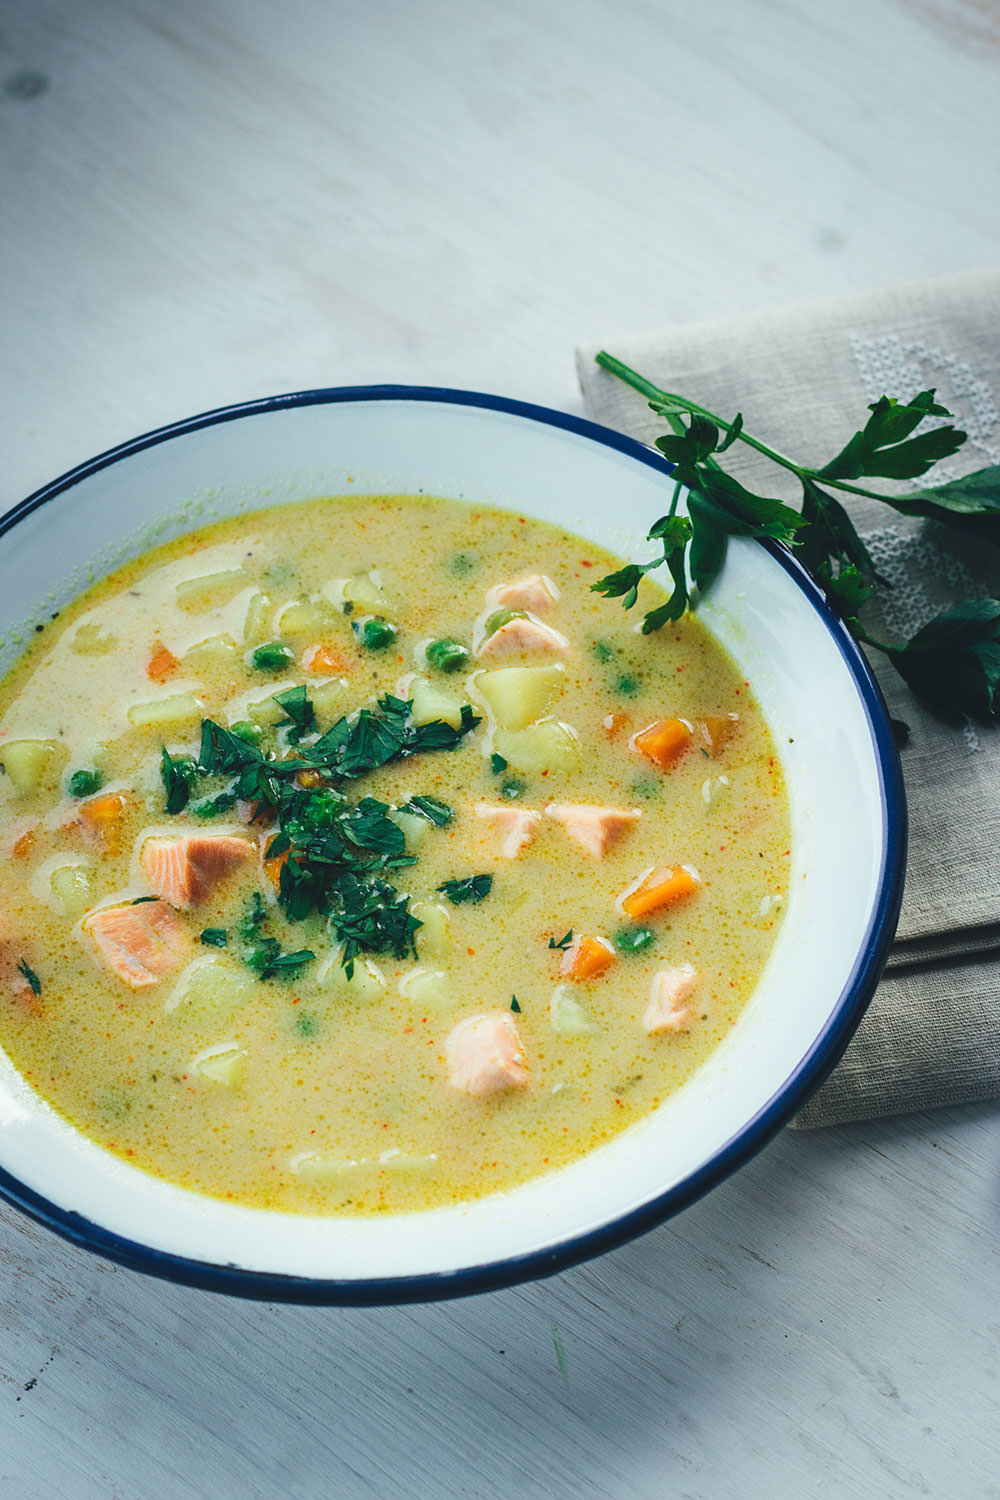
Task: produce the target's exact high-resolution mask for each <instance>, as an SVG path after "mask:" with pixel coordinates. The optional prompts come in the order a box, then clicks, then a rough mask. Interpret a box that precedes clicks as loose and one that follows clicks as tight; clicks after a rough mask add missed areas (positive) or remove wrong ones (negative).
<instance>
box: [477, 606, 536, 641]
mask: <svg viewBox="0 0 1000 1500" xmlns="http://www.w3.org/2000/svg"><path fill="white" fill-rule="evenodd" d="M527 618H528V612H527V610H525V609H495V610H494V611H493V613H492V614H491V615H490V617H489V619H488V620H487V621H486V625H485V626H484V629H485V631H486V634H487V635H496V633H497V631H498V630H502V629H503V627H504V626H505V625H509V624H510V622H511V620H526V619H527Z"/></svg>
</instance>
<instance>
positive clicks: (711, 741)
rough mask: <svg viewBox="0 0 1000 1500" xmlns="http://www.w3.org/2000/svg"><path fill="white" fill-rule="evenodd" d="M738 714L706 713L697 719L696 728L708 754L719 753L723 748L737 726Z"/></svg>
mask: <svg viewBox="0 0 1000 1500" xmlns="http://www.w3.org/2000/svg"><path fill="white" fill-rule="evenodd" d="M739 722H740V716H739V714H706V716H705V718H704V719H699V720H698V729H699V731H700V733H701V736H702V738H703V739H704V741H705V744H706V745H707V747H708V753H709V754H710V755H719V754H721V753H722V751H723V750H725V748H726V746H727V745H728V744H729V741H730V740H731V739H732V737H733V735H734V734H735V733H736V730H737V729H738V728H739Z"/></svg>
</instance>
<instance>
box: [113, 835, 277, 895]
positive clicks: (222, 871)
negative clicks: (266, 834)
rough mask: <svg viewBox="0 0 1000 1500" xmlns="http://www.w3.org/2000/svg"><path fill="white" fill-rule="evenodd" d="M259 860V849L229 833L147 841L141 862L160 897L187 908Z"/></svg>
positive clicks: (143, 869) (144, 871) (146, 875)
mask: <svg viewBox="0 0 1000 1500" xmlns="http://www.w3.org/2000/svg"><path fill="white" fill-rule="evenodd" d="M256 857H257V846H256V845H255V844H251V843H250V842H249V840H248V839H241V838H237V837H236V836H235V835H233V834H228V833H191V834H186V835H184V836H183V837H181V838H151V839H147V840H146V842H145V843H144V844H143V846H142V854H141V855H140V856H139V863H140V865H141V866H142V873H143V874H144V875H145V877H146V879H147V880H148V881H149V883H150V885H151V886H152V887H153V890H154V891H155V892H156V894H157V895H158V896H162V897H163V899H164V901H169V902H170V905H171V906H179V907H186V906H195V905H197V903H198V902H199V901H204V900H205V898H206V897H207V896H209V895H210V894H211V893H212V891H213V890H214V889H215V887H216V886H217V885H218V884H219V882H220V880H224V879H225V878H226V876H227V875H230V874H232V872H233V870H235V869H236V867H237V866H238V865H240V864H243V863H244V862H245V861H246V860H251V859H256Z"/></svg>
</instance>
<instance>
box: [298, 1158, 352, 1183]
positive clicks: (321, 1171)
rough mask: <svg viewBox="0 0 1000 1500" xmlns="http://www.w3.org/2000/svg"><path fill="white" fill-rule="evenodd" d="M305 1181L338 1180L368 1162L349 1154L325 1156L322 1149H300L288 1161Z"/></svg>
mask: <svg viewBox="0 0 1000 1500" xmlns="http://www.w3.org/2000/svg"><path fill="white" fill-rule="evenodd" d="M288 1165H289V1168H290V1169H291V1171H292V1172H293V1174H294V1175H295V1176H296V1177H300V1178H301V1179H302V1181H303V1182H315V1183H324V1182H337V1181H338V1180H339V1179H341V1178H343V1177H349V1176H351V1175H352V1174H353V1173H355V1172H357V1171H358V1170H359V1168H360V1167H362V1166H365V1165H367V1163H364V1162H359V1161H352V1159H351V1158H350V1157H349V1156H324V1155H323V1154H322V1152H320V1151H299V1152H298V1153H297V1154H296V1155H295V1156H293V1157H292V1158H291V1160H290V1161H289V1163H288Z"/></svg>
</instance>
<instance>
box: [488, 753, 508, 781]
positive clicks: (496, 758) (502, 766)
mask: <svg viewBox="0 0 1000 1500" xmlns="http://www.w3.org/2000/svg"><path fill="white" fill-rule="evenodd" d="M506 769H507V761H505V760H504V758H503V756H502V755H498V754H497V753H496V751H495V750H494V752H493V754H492V755H491V756H490V770H491V771H492V772H493V774H494V776H500V775H502V774H503V772H504V771H506Z"/></svg>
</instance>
